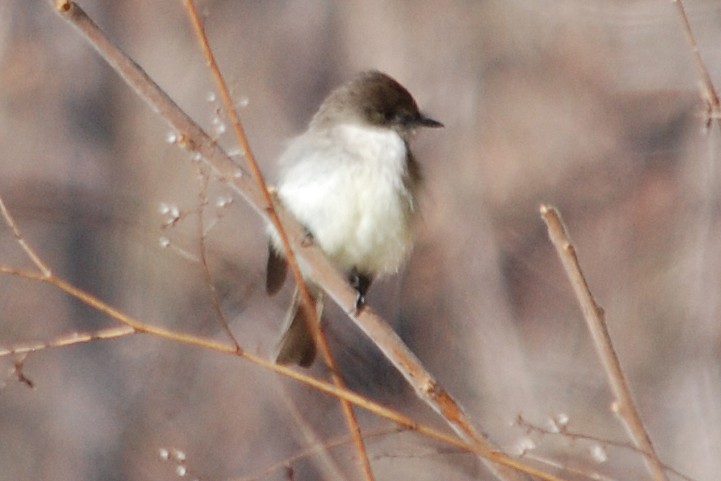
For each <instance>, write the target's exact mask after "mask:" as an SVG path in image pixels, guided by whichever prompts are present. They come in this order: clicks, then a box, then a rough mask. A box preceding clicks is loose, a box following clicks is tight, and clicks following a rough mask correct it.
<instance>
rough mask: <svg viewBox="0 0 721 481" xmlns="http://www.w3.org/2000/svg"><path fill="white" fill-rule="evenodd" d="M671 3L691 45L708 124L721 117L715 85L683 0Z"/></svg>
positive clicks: (720, 106) (720, 107)
mask: <svg viewBox="0 0 721 481" xmlns="http://www.w3.org/2000/svg"><path fill="white" fill-rule="evenodd" d="M673 3H674V4H675V5H676V11H677V12H678V15H679V17H680V18H681V23H682V24H683V32H684V34H685V35H686V40H687V41H688V44H689V47H691V52H692V53H693V60H694V65H695V66H696V70H697V72H698V74H699V77H701V84H702V86H703V100H704V101H705V102H706V106H707V116H708V117H707V121H706V124H707V126H708V125H710V123H711V120H712V119H717V120H718V119H720V118H721V101H719V96H718V93H717V92H716V87H714V85H713V81H712V80H711V74H709V71H708V68H706V63H705V62H704V61H703V58H702V57H701V52H700V51H699V48H698V44H697V43H696V36H695V35H694V33H693V29H692V28H691V22H690V21H689V19H688V15H686V9H685V8H684V6H683V1H682V0H673Z"/></svg>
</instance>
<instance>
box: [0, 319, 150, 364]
mask: <svg viewBox="0 0 721 481" xmlns="http://www.w3.org/2000/svg"><path fill="white" fill-rule="evenodd" d="M137 333H138V331H136V330H135V329H133V328H132V327H130V326H117V327H110V328H107V329H101V330H99V331H94V332H85V333H83V332H73V333H72V334H68V335H65V336H60V337H57V338H55V339H53V340H51V341H38V342H31V343H22V344H17V345H14V346H11V347H7V348H0V357H3V356H9V355H20V354H31V353H36V352H39V351H44V350H46V349H52V348H57V347H68V346H74V345H76V344H87V343H89V342H94V341H107V340H110V339H118V338H120V337H127V336H131V335H133V334H137Z"/></svg>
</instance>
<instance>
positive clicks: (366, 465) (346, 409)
mask: <svg viewBox="0 0 721 481" xmlns="http://www.w3.org/2000/svg"><path fill="white" fill-rule="evenodd" d="M183 3H184V4H185V8H186V10H187V11H188V15H189V16H190V20H191V22H192V24H193V29H194V30H195V35H196V36H197V37H198V41H199V42H200V45H201V47H202V49H203V55H205V58H206V60H207V62H208V65H209V68H210V71H211V72H212V74H213V77H214V78H215V83H216V85H217V87H218V90H219V91H220V96H221V98H222V99H223V104H224V105H225V110H226V114H227V115H228V116H229V117H230V121H231V123H232V124H233V130H235V136H236V139H237V140H238V142H239V143H240V148H241V150H242V152H243V157H245V159H246V160H247V162H248V166H249V167H250V171H251V173H252V174H253V178H254V179H255V182H256V184H258V187H259V188H260V192H261V194H262V195H263V200H264V201H265V204H266V206H267V213H268V217H269V218H270V220H271V222H272V224H273V226H274V227H275V229H276V231H277V232H278V235H279V237H280V239H281V241H282V243H283V250H284V251H285V253H286V258H287V262H288V265H289V266H290V269H291V271H292V273H293V277H294V278H295V283H296V285H297V286H298V291H299V292H300V298H301V309H303V310H304V311H305V316H304V319H305V320H306V323H307V324H308V329H309V331H310V332H311V333H312V334H313V337H314V339H315V340H316V344H317V345H318V347H319V348H320V352H321V354H322V356H323V359H324V361H325V363H326V365H327V366H328V368H329V369H330V372H331V378H332V379H333V383H334V384H335V385H336V386H338V387H344V382H343V379H342V377H341V375H340V372H339V371H338V367H337V365H336V362H335V359H333V355H332V354H331V351H330V348H329V346H328V341H327V340H326V339H325V335H324V334H323V332H322V331H321V329H320V323H319V322H318V319H317V317H318V314H317V311H316V308H315V306H314V303H313V301H311V297H310V294H309V292H308V287H307V286H306V284H305V281H304V280H303V276H302V274H301V272H300V267H299V266H298V261H297V260H296V258H295V255H294V254H293V251H292V249H291V246H290V241H289V240H288V236H287V235H286V233H285V229H284V228H283V224H282V223H281V221H280V218H279V217H278V213H277V212H276V210H275V207H274V205H273V199H272V198H271V195H270V192H268V186H267V184H266V182H265V179H264V178H263V174H262V172H261V171H260V167H259V166H258V163H257V162H256V161H255V155H253V151H252V149H251V148H250V142H249V141H248V137H247V136H246V135H245V129H244V128H243V124H242V122H241V121H240V117H239V116H238V112H237V111H236V109H235V108H234V106H233V100H232V98H231V96H230V91H229V90H228V85H227V84H226V82H225V78H224V77H223V75H222V73H221V72H220V68H219V67H218V63H217V62H216V60H215V55H213V51H212V49H211V48H210V44H209V43H208V38H207V36H206V34H205V28H204V26H203V23H202V22H201V20H200V17H199V16H198V11H197V9H196V8H195V4H194V3H193V0H184V2H183ZM201 215H202V213H201ZM340 403H341V407H342V409H343V416H344V417H345V419H346V423H347V424H348V429H349V430H350V432H351V435H352V437H353V440H354V442H355V447H356V451H357V452H358V461H359V463H360V465H361V466H360V467H361V469H362V471H363V475H364V477H365V479H366V481H374V479H375V477H374V476H373V470H372V469H371V464H370V460H369V459H368V452H367V451H366V448H365V443H364V442H363V436H362V434H361V430H360V426H359V425H358V419H357V418H356V415H355V413H354V412H353V406H352V405H351V404H350V402H348V401H345V400H341V401H340Z"/></svg>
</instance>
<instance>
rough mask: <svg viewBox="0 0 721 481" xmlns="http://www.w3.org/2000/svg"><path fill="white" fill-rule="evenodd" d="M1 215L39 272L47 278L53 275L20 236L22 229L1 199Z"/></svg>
mask: <svg viewBox="0 0 721 481" xmlns="http://www.w3.org/2000/svg"><path fill="white" fill-rule="evenodd" d="M0 214H2V217H3V219H4V220H5V224H7V226H8V227H10V230H12V231H13V235H14V236H15V240H16V241H17V243H18V245H20V247H21V248H22V250H23V251H25V254H27V256H28V257H29V258H30V260H31V261H32V262H33V264H35V267H37V268H38V270H39V271H40V272H41V273H42V274H43V275H44V276H46V277H49V276H50V275H52V273H51V272H50V269H49V268H48V266H46V265H45V264H44V263H43V261H42V260H41V259H40V257H38V256H37V255H36V254H35V252H33V250H32V249H31V248H30V246H28V245H27V243H26V242H25V239H23V236H22V235H21V234H20V229H18V226H17V224H16V223H15V219H14V218H13V216H12V215H11V214H10V211H9V210H8V209H7V207H6V206H5V201H4V200H2V198H0Z"/></svg>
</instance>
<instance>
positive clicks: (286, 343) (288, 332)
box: [275, 287, 323, 367]
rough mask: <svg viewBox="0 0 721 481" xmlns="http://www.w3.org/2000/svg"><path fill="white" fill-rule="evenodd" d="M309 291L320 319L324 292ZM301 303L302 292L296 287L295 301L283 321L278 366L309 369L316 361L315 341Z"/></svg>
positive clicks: (276, 358) (277, 359) (278, 349)
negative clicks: (295, 366)
mask: <svg viewBox="0 0 721 481" xmlns="http://www.w3.org/2000/svg"><path fill="white" fill-rule="evenodd" d="M308 290H309V294H310V296H311V300H312V301H313V303H314V305H315V308H316V313H317V318H318V319H320V317H321V314H322V312H323V293H322V291H319V292H312V291H313V289H311V288H309V289H308ZM300 303H301V301H300V292H299V291H298V288H297V287H296V288H295V291H294V292H293V301H292V302H291V303H290V308H289V309H288V313H287V314H286V315H285V320H284V321H283V330H282V332H283V334H282V336H281V338H280V341H279V342H278V347H277V349H276V356H275V362H276V363H278V364H298V365H299V366H302V367H309V366H310V365H311V364H313V360H314V359H315V355H316V346H315V341H314V340H313V334H312V333H311V332H310V330H309V329H308V320H307V319H306V315H305V312H304V310H303V309H302V308H301V306H300Z"/></svg>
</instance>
